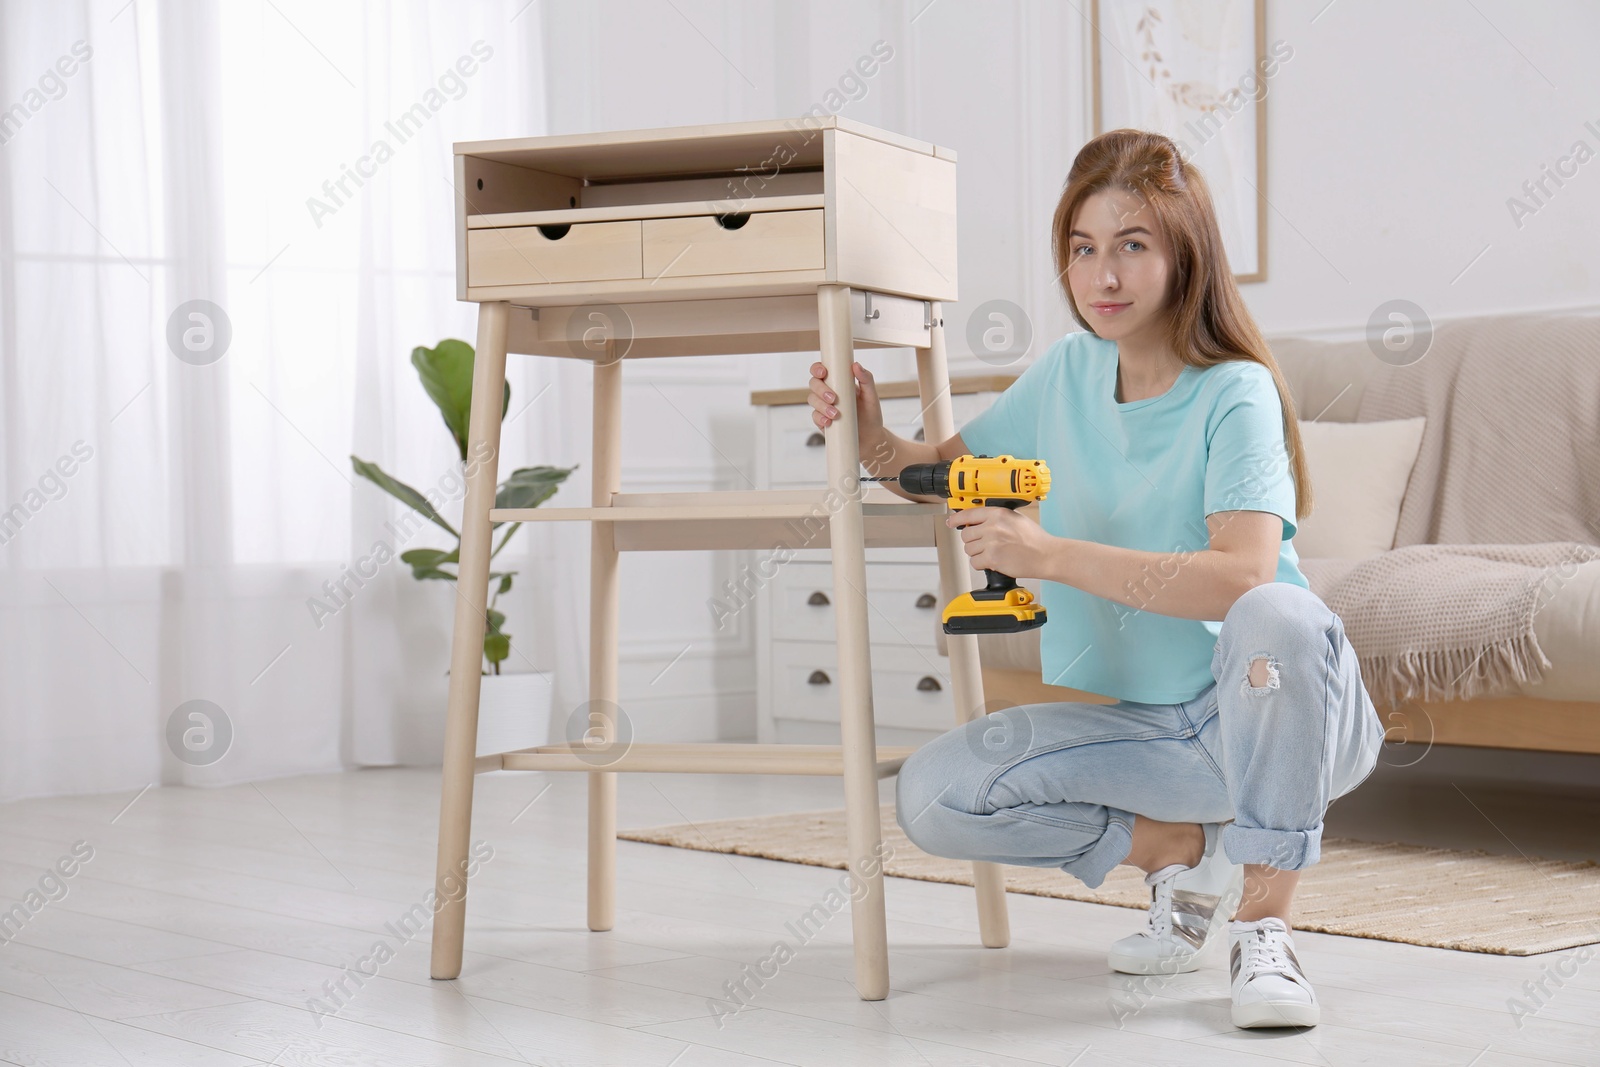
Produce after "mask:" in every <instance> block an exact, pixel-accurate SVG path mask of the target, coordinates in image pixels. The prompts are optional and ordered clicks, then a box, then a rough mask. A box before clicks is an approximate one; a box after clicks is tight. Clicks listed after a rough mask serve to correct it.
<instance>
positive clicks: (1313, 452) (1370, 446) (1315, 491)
mask: <svg viewBox="0 0 1600 1067" xmlns="http://www.w3.org/2000/svg"><path fill="white" fill-rule="evenodd" d="M1426 422H1427V420H1426V419H1425V418H1423V417H1422V416H1420V415H1419V416H1417V417H1416V418H1413V419H1395V420H1393V421H1391V422H1302V423H1300V440H1301V441H1302V442H1304V444H1305V456H1306V466H1307V467H1308V468H1309V469H1310V472H1311V493H1312V508H1313V510H1312V512H1311V514H1309V515H1307V516H1306V517H1305V519H1304V520H1303V521H1302V522H1301V523H1300V524H1299V527H1298V528H1297V529H1296V531H1295V536H1294V550H1295V552H1296V553H1297V554H1298V555H1300V556H1301V557H1303V558H1308V559H1323V558H1343V559H1364V558H1366V557H1367V556H1376V555H1377V554H1378V553H1380V552H1387V551H1389V549H1391V548H1393V547H1394V532H1395V527H1397V526H1398V525H1399V524H1400V502H1401V501H1402V500H1404V499H1405V495H1406V482H1407V481H1409V480H1410V478H1411V468H1412V467H1414V466H1415V465H1416V462H1417V453H1418V451H1420V450H1421V448H1422V429H1423V426H1424V425H1425V424H1426Z"/></svg>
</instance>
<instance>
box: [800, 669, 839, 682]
mask: <svg viewBox="0 0 1600 1067" xmlns="http://www.w3.org/2000/svg"><path fill="white" fill-rule="evenodd" d="M831 681H833V679H832V678H829V677H828V672H827V671H812V672H811V677H809V678H807V679H806V684H807V685H827V684H828V683H829V682H831Z"/></svg>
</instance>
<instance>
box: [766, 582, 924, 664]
mask: <svg viewBox="0 0 1600 1067" xmlns="http://www.w3.org/2000/svg"><path fill="white" fill-rule="evenodd" d="M772 596H773V601H772V636H773V637H774V638H775V639H777V640H793V641H832V640H833V639H834V632H835V631H834V604H833V565H832V564H831V563H815V562H809V561H807V562H801V561H799V560H795V561H791V562H789V563H786V564H784V565H783V566H782V567H781V568H779V570H778V574H777V577H776V578H775V579H774V581H773V586H772ZM867 604H868V607H867V627H868V630H869V632H870V633H871V635H872V643H873V644H874V645H877V644H880V643H882V644H890V645H917V646H920V647H924V648H926V649H927V650H929V651H930V652H933V650H934V649H935V648H936V647H937V646H936V640H937V638H936V636H935V633H934V627H935V626H936V625H937V624H938V623H937V620H938V619H939V618H941V616H942V614H943V609H944V601H943V600H942V599H941V598H940V596H939V565H938V564H937V563H872V564H868V565H867Z"/></svg>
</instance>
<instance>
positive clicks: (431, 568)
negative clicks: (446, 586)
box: [400, 546, 461, 581]
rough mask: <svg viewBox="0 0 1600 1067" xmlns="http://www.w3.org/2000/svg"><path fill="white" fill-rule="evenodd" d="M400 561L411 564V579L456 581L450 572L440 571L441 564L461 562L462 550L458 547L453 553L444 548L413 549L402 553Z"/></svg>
mask: <svg viewBox="0 0 1600 1067" xmlns="http://www.w3.org/2000/svg"><path fill="white" fill-rule="evenodd" d="M400 561H401V562H402V563H406V564H409V565H410V567H411V577H413V578H415V579H417V580H418V581H422V580H424V579H428V578H443V579H447V580H449V581H455V577H456V576H455V575H454V574H452V573H451V572H450V571H442V570H440V569H439V564H441V563H457V564H459V563H460V562H461V549H460V547H459V546H458V547H457V548H455V549H454V550H453V551H450V552H446V551H445V550H444V549H442V548H413V549H411V550H410V551H408V552H402V553H400Z"/></svg>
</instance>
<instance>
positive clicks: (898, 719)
mask: <svg viewBox="0 0 1600 1067" xmlns="http://www.w3.org/2000/svg"><path fill="white" fill-rule="evenodd" d="M949 663H950V661H949V660H947V659H945V658H944V657H942V656H939V655H938V654H936V653H934V652H931V651H923V650H920V649H912V648H907V647H904V646H900V647H894V646H884V645H879V644H877V643H876V642H874V643H873V645H872V712H873V720H874V722H875V723H876V724H877V725H879V726H898V727H905V728H909V729H913V730H948V729H950V728H951V727H953V726H955V724H956V712H955V703H954V699H953V698H952V696H951V694H950V681H949V677H950V670H949ZM838 682H839V664H838V652H837V649H836V647H835V646H834V645H832V644H829V643H826V642H820V641H774V642H772V677H771V679H770V683H771V686H772V691H771V696H772V717H773V718H775V719H806V720H809V721H811V722H830V723H836V722H838V721H839V684H838Z"/></svg>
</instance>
